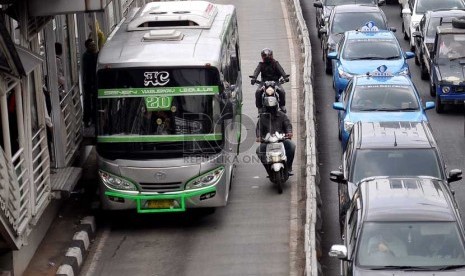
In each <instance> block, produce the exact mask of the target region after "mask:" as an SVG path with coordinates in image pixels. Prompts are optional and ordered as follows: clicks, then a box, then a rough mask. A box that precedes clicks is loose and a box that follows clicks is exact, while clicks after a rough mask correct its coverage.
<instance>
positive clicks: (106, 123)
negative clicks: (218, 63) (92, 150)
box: [97, 68, 223, 159]
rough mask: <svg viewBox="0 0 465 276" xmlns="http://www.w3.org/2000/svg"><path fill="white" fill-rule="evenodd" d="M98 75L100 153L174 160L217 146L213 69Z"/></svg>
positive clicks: (219, 125)
mask: <svg viewBox="0 0 465 276" xmlns="http://www.w3.org/2000/svg"><path fill="white" fill-rule="evenodd" d="M97 76H98V88H99V96H98V115H97V116H98V119H97V150H98V152H99V154H100V155H101V156H102V157H104V158H108V159H116V158H121V157H124V158H125V159H152V158H176V157H183V156H186V155H192V154H195V155H200V154H201V155H204V154H211V153H216V152H219V151H220V150H221V145H222V140H223V139H222V134H223V126H222V121H221V120H220V117H221V114H220V113H221V107H220V105H221V101H220V94H219V92H220V91H219V85H218V84H219V75H218V71H216V70H215V69H213V68H208V69H206V68H188V69H167V68H163V69H155V70H154V69H153V68H150V69H147V68H140V69H103V70H100V71H99V72H98V73H97Z"/></svg>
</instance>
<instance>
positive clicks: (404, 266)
mask: <svg viewBox="0 0 465 276" xmlns="http://www.w3.org/2000/svg"><path fill="white" fill-rule="evenodd" d="M370 269H371V270H394V269H399V270H431V267H424V266H411V265H387V266H382V267H374V268H370Z"/></svg>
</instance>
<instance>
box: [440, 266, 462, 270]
mask: <svg viewBox="0 0 465 276" xmlns="http://www.w3.org/2000/svg"><path fill="white" fill-rule="evenodd" d="M463 267H465V265H446V266H443V267H439V268H438V270H453V269H457V268H463Z"/></svg>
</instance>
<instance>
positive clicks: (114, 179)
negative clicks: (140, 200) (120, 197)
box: [98, 170, 137, 191]
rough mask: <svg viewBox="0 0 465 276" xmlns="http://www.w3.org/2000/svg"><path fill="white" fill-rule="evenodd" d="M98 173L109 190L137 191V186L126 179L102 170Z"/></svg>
mask: <svg viewBox="0 0 465 276" xmlns="http://www.w3.org/2000/svg"><path fill="white" fill-rule="evenodd" d="M98 173H99V176H100V179H101V180H102V182H103V184H105V186H107V187H109V188H112V189H115V190H123V191H137V188H136V185H134V183H132V182H130V181H128V180H126V179H124V178H121V177H118V176H116V175H113V174H111V173H107V172H104V171H100V170H99V172H98Z"/></svg>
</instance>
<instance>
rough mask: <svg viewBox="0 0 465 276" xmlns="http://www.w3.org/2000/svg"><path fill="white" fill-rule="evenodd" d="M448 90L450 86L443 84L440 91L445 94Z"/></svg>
mask: <svg viewBox="0 0 465 276" xmlns="http://www.w3.org/2000/svg"><path fill="white" fill-rule="evenodd" d="M449 92H450V87H449V86H443V87H442V93H444V94H447V93H449Z"/></svg>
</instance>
